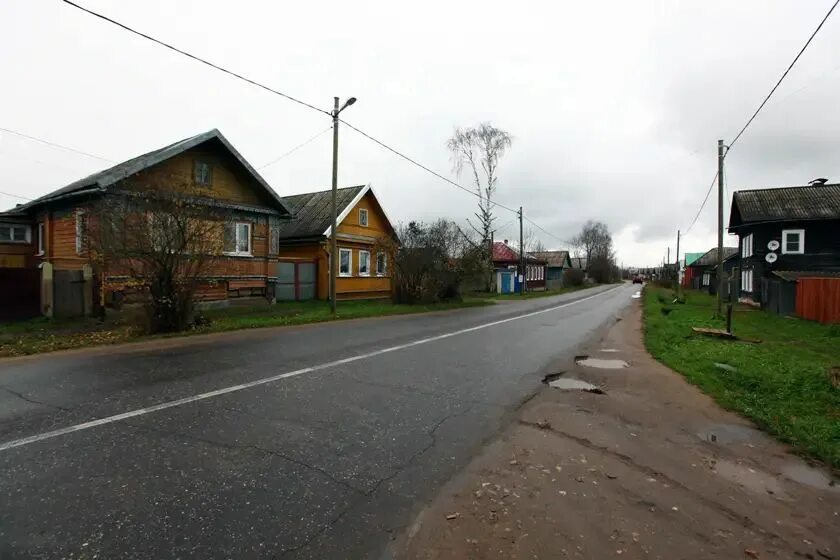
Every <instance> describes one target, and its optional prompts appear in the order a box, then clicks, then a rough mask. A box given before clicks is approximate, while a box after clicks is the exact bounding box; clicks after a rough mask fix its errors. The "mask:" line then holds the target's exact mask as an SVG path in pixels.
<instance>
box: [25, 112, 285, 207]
mask: <svg viewBox="0 0 840 560" xmlns="http://www.w3.org/2000/svg"><path fill="white" fill-rule="evenodd" d="M213 140H216V141H218V142H220V143H221V144H222V146H224V147H225V148H226V149H227V151H228V152H230V154H231V155H232V156H233V157H234V158H235V159H236V160H237V161H238V162H239V163H240V164H242V166H243V167H244V168H245V169H246V171H248V173H249V174H250V175H251V177H253V178H254V180H255V181H256V182H257V183H258V184H259V185H260V186H261V187H262V188H263V189H264V190H265V192H266V193H267V194H268V195H269V196H270V198H271V199H272V202H273V203H274V204H273V205H274V207H275V208H277V209H279V210H281V211H282V212H284V213H288V212H289V209H288V208H287V207H286V205H285V203H284V202H283V200H282V199H281V198H280V197H279V196H278V195H277V193H276V192H274V189H272V188H271V187H270V186H269V184H268V183H267V182H266V181H265V179H263V178H262V176H260V174H259V173H257V170H256V169H254V168H253V167H251V164H249V163H248V161H247V160H246V159H245V158H244V157H242V155H241V154H240V153H239V152H238V151H237V150H236V148H234V147H233V145H232V144H231V143H230V142H228V140H227V138H225V137H224V136H223V135H222V133H221V132H219V130H218V129H215V128H214V129H213V130H209V131H207V132H203V133H201V134H196V135H195V136H191V137H189V138H185V139H183V140H179V141H177V142H175V143H173V144H169V145H168V146H164V147H163V148H158V149H157V150H152V151H151V152H148V153H145V154H142V155H139V156H137V157H134V158H131V159H129V160H126V161H124V162H122V163H118V164H117V165H114V166H113V167H109V168H108V169H103V170H102V171H98V172H96V173H94V174H92V175H88V176H87V177H84V178H82V179H79V180H78V181H74V182H72V183H70V184H69V185H67V186H65V187H62V188H60V189H58V190H55V191H53V192H51V193H48V194H45V195H44V196H42V197H39V198H36V199H35V200H32V201H30V202H27V203H26V204H21V205H19V206H16V207H15V208H14V209H13V210H11V211H10V212H13V213H20V212H25V211H27V210H29V209H31V208H33V207H35V206H39V205H41V204H44V203H46V202H50V201H53V200H60V199H64V198H69V197H72V196H78V195H82V194H91V193H97V192H103V191H105V190H106V189H108V188H109V187H111V186H113V185H115V184H116V183H118V182H119V181H121V180H123V179H126V178H128V177H130V176H132V175H135V174H137V173H139V172H141V171H143V170H145V169H148V168H149V167H152V166H154V165H157V164H159V163H162V162H164V161H166V160H168V159H170V158H173V157H175V156H177V155H179V154H181V153H183V152H185V151H187V150H189V149H190V148H194V147H196V146H198V145H200V144H204V143H205V142H209V141H213Z"/></svg>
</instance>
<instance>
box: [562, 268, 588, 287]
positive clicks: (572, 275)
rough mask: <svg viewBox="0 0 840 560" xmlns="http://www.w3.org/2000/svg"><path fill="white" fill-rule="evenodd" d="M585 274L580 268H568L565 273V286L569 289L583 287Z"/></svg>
mask: <svg viewBox="0 0 840 560" xmlns="http://www.w3.org/2000/svg"><path fill="white" fill-rule="evenodd" d="M584 277H585V274H584V272H583V271H582V270H581V269H579V268H567V269H566V270H564V271H563V285H564V286H569V287H575V286H583V279H584Z"/></svg>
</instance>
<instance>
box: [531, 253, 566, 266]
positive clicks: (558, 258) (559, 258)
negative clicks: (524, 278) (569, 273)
mask: <svg viewBox="0 0 840 560" xmlns="http://www.w3.org/2000/svg"><path fill="white" fill-rule="evenodd" d="M529 254H530V255H531V256H532V257H534V258H537V259H541V260H544V261H545V263H546V264H547V265H548V266H566V265H567V264H568V265H569V266H571V262H570V261H569V252H568V251H533V252H531V253H529Z"/></svg>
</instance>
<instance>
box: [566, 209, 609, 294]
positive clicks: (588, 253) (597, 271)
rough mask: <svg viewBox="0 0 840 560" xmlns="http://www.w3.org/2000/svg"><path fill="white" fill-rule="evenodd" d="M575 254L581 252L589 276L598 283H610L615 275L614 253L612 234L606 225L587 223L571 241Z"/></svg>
mask: <svg viewBox="0 0 840 560" xmlns="http://www.w3.org/2000/svg"><path fill="white" fill-rule="evenodd" d="M572 246H573V247H574V248H575V252H576V254H579V253H580V252H582V253H583V254H584V256H585V257H586V266H587V269H588V270H589V274H590V276H592V278H593V279H594V280H595V281H596V282H600V283H607V282H611V281H612V280H613V279H614V275H615V251H614V250H613V241H612V234H610V230H609V228H608V227H607V225H606V224H604V223H603V222H597V221H593V220H589V221H587V222H586V223H585V224H584V225H583V228H582V229H581V231H580V233H579V234H578V235H576V236H575V237H574V238H573V239H572Z"/></svg>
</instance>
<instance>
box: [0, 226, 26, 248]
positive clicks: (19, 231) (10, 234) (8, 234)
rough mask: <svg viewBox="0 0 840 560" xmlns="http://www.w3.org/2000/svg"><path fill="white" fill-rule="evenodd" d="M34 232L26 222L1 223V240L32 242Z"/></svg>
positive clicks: (7, 241) (3, 241)
mask: <svg viewBox="0 0 840 560" xmlns="http://www.w3.org/2000/svg"><path fill="white" fill-rule="evenodd" d="M31 241H32V232H31V231H30V229H29V226H28V225H26V224H0V242H2V243H30V242H31Z"/></svg>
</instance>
